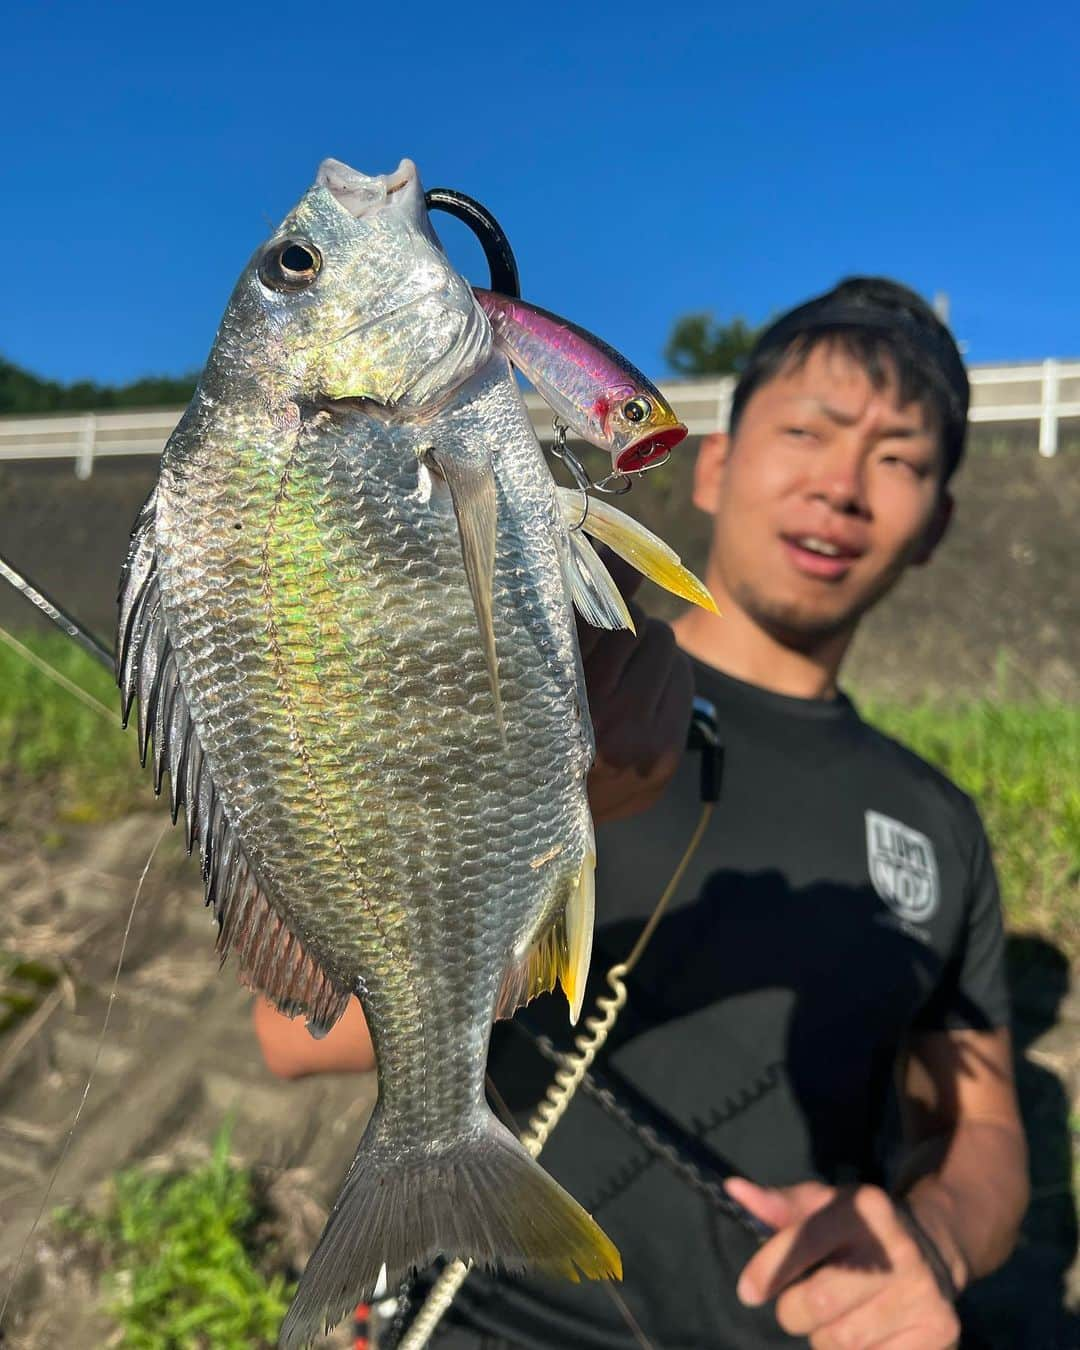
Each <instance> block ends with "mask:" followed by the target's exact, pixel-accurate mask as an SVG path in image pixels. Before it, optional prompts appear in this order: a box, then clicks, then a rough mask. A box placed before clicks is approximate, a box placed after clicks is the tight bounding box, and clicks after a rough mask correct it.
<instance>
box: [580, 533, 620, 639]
mask: <svg viewBox="0 0 1080 1350" xmlns="http://www.w3.org/2000/svg"><path fill="white" fill-rule="evenodd" d="M569 539H570V543H569V549H568V553H567V557H566V563H565V566H564V569H563V570H564V573H565V576H566V585H567V589H568V590H569V592H570V595H571V598H572V599H573V601H574V608H575V609H576V610H577V612H578V613H579V614H580V615H581V617H582V618H583V619H584V620H585V622H586V623H589V624H592V626H593V627H594V628H607V629H619V628H628V629H629V630H630V632H631V633H633V632H636V631H637V630H636V629H635V628H634V621H633V619H632V618H631V617H630V611H629V610H628V609H627V607H626V601H625V600H624V599H623V598H622V594H621V593H620V591H619V588H618V586H616V585H615V582H614V581H613V580H612V577H611V573H610V572H609V571H608V570H607V568H606V567H605V566H604V564H603V561H602V559H601V558H600V555H599V554H598V553H597V551H596V549H594V548H593V546H592V544H590V543H589V541H588V540H587V539H586V538H585V536H584V534H582V532H581V531H580V530H574V531H572V532H571V533H570V536H569Z"/></svg>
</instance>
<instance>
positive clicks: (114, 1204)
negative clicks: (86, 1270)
mask: <svg viewBox="0 0 1080 1350" xmlns="http://www.w3.org/2000/svg"><path fill="white" fill-rule="evenodd" d="M260 1217H261V1216H260V1214H259V1209H258V1204H257V1199H256V1192H255V1187H254V1185H253V1182H252V1177H251V1173H250V1172H249V1171H248V1170H246V1169H243V1168H237V1167H234V1166H233V1165H232V1164H231V1163H230V1162H229V1128H228V1126H226V1127H224V1128H223V1129H222V1130H221V1131H220V1132H219V1134H218V1136H217V1139H216V1140H215V1142H214V1150H213V1156H212V1157H211V1158H210V1160H209V1162H207V1163H206V1164H205V1165H204V1166H202V1167H197V1168H195V1169H194V1170H192V1171H187V1172H180V1173H176V1174H173V1175H164V1176H163V1175H155V1174H153V1173H150V1172H147V1171H145V1170H142V1169H139V1168H136V1169H133V1170H131V1171H127V1172H121V1173H118V1174H117V1176H116V1177H114V1178H113V1180H112V1182H111V1183H110V1186H109V1190H108V1197H107V1200H106V1203H105V1204H104V1205H103V1206H102V1208H101V1210H100V1212H96V1213H91V1212H89V1211H87V1210H82V1209H65V1210H60V1211H57V1213H56V1214H55V1215H54V1222H55V1223H56V1224H57V1226H58V1227H60V1228H61V1229H62V1230H65V1231H67V1232H69V1233H73V1234H75V1235H76V1236H77V1237H78V1238H79V1239H80V1240H82V1241H85V1242H87V1243H88V1244H89V1245H91V1246H92V1247H93V1248H95V1249H96V1250H97V1252H98V1253H99V1254H100V1257H101V1259H102V1261H103V1263H104V1265H105V1268H106V1275H105V1277H104V1280H103V1306H104V1310H105V1311H106V1313H107V1314H108V1315H109V1317H110V1318H111V1319H112V1320H113V1321H114V1322H115V1323H116V1325H117V1329H118V1333H119V1335H120V1336H121V1337H122V1339H118V1340H116V1341H112V1340H110V1342H109V1343H110V1344H116V1345H119V1346H121V1347H123V1350H204V1347H205V1350H262V1348H263V1347H270V1346H272V1345H274V1343H275V1341H276V1339H277V1332H278V1327H279V1326H280V1324H281V1319H282V1318H283V1317H284V1315H285V1311H286V1309H287V1308H288V1306H289V1303H290V1301H291V1298H292V1294H293V1292H294V1288H295V1286H294V1285H292V1284H291V1283H290V1282H289V1281H288V1280H287V1279H286V1278H285V1276H284V1275H283V1274H281V1273H276V1274H267V1273H265V1272H264V1270H263V1269H262V1268H261V1267H260V1265H258V1264H256V1260H255V1258H254V1256H253V1248H254V1247H255V1245H256V1238H255V1229H256V1226H257V1224H258V1222H259V1220H260ZM266 1255H267V1254H266V1253H265V1252H264V1253H262V1256H261V1260H265V1258H266Z"/></svg>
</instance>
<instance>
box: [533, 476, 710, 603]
mask: <svg viewBox="0 0 1080 1350" xmlns="http://www.w3.org/2000/svg"><path fill="white" fill-rule="evenodd" d="M558 493H559V507H560V510H561V511H562V517H563V520H564V521H565V522H566V524H567V525H576V524H577V522H578V521H579V520H581V493H580V492H579V491H578V490H577V488H563V487H560V488H559V489H558ZM581 528H582V529H583V530H584V531H585V533H586V534H590V535H592V537H593V538H594V539H599V540H600V542H601V543H603V544H607V546H608V548H610V549H611V550H612V551H613V552H614V553H617V554H618V555H619V557H620V558H625V559H626V561H627V562H628V563H630V564H631V565H632V566H633V567H636V568H637V569H638V571H639V572H642V573H644V575H645V576H647V577H648V578H649V580H650V581H655V582H656V584H657V585H658V586H662V587H663V588H664V590H665V591H670V592H671V593H672V595H677V596H679V597H680V598H681V599H683V600H689V601H691V603H693V604H695V605H700V606H701V608H702V609H707V610H708V611H709V612H710V613H711V614H719V612H720V611H719V610H718V609H717V607H716V601H715V600H714V599H713V598H712V596H711V595H710V593H709V590H708V588H707V587H706V585H705V584H704V582H702V581H699V580H698V578H697V577H696V576H694V574H693V572H691V571H690V570H689V568H687V567H684V566H683V564H682V560H681V559H680V557H679V555H678V554H677V553H676V552H675V550H674V549H673V548H670V547H669V546H668V545H667V544H665V543H664V541H663V540H662V539H661V538H659V536H658V535H655V534H653V532H652V530H649V529H646V528H645V526H644V525H642V524H641V523H640V521H637V520H634V519H633V517H632V516H628V515H627V514H626V512H625V511H620V510H619V509H618V508H617V507H615V506H612V505H611V503H610V502H606V501H604V500H603V499H602V498H600V497H590V498H589V510H588V513H587V515H586V516H585V521H584V524H583V525H582V527H581Z"/></svg>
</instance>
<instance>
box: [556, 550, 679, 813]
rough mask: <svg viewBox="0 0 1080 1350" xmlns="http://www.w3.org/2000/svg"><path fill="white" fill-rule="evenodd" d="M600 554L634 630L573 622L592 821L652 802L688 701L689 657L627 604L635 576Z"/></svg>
mask: <svg viewBox="0 0 1080 1350" xmlns="http://www.w3.org/2000/svg"><path fill="white" fill-rule="evenodd" d="M602 553H603V559H604V562H605V564H606V565H607V568H608V570H609V571H610V572H611V575H612V577H613V578H614V579H615V582H616V584H617V585H618V587H619V590H620V591H621V592H622V594H623V596H624V598H625V599H626V601H627V605H628V608H629V610H630V613H631V615H632V617H633V620H634V626H635V627H636V628H637V633H636V634H634V633H629V632H626V631H621V632H616V633H609V632H606V631H605V630H604V629H601V628H593V627H592V625H591V624H587V623H585V622H584V621H583V620H581V619H579V620H578V641H579V644H580V646H581V659H582V662H583V664H584V667H585V684H586V686H587V688H588V691H589V711H590V713H591V715H592V722H593V728H594V730H595V732H596V763H595V764H594V765H593V767H592V770H591V772H590V774H589V783H588V786H589V803H590V805H591V806H592V812H593V818H594V819H595V820H596V821H597V822H598V823H599V822H600V821H605V820H618V819H620V818H621V817H623V816H632V815H636V814H637V813H638V812H639V811H644V810H646V809H647V808H648V807H650V806H651V805H652V804H653V802H655V801H656V800H657V798H658V797H659V796H660V794H661V793H662V792H663V790H664V788H665V787H667V785H668V783H669V781H670V780H671V776H672V774H674V772H675V769H676V768H677V766H678V763H679V758H680V756H681V755H682V752H683V750H684V749H685V747H686V733H687V729H688V728H689V726H690V713H691V709H692V706H693V700H694V677H693V674H692V672H691V669H690V660H689V658H688V657H687V656H685V655H684V654H683V653H682V652H681V651H680V650H679V648H678V647H677V646H676V645H675V638H674V636H673V634H672V631H671V629H670V627H669V626H668V625H667V624H666V623H662V622H661V621H660V620H659V619H650V618H648V617H647V616H646V615H645V614H644V613H643V612H642V611H641V609H639V608H638V606H637V605H635V604H633V603H632V602H631V596H633V594H634V593H635V591H636V590H637V588H638V587H639V586H640V585H641V573H640V572H637V571H635V570H634V568H632V567H630V566H629V565H628V564H626V563H623V562H622V561H621V560H620V559H618V558H616V557H615V556H614V554H612V553H611V552H610V551H608V550H606V549H605V550H602Z"/></svg>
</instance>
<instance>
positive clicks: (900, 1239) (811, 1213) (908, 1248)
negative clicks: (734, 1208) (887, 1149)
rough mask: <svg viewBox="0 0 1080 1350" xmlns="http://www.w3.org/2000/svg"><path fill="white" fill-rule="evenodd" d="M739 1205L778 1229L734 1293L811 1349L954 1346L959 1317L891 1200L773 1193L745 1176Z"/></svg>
mask: <svg viewBox="0 0 1080 1350" xmlns="http://www.w3.org/2000/svg"><path fill="white" fill-rule="evenodd" d="M726 1186H727V1190H728V1191H729V1193H730V1194H731V1196H732V1197H733V1199H735V1200H737V1201H739V1203H740V1204H743V1205H745V1206H746V1208H747V1209H749V1210H750V1211H751V1213H753V1214H755V1215H757V1217H758V1218H759V1219H762V1220H764V1221H765V1222H766V1223H768V1224H771V1225H772V1226H773V1227H774V1228H775V1229H777V1232H776V1234H775V1235H774V1236H773V1237H772V1238H770V1239H769V1241H768V1242H766V1243H765V1245H764V1246H763V1247H762V1248H761V1250H760V1251H759V1252H757V1253H756V1255H755V1256H754V1257H753V1258H752V1259H751V1260H750V1261H749V1262H747V1264H746V1266H745V1268H744V1269H743V1272H742V1275H741V1276H740V1277H739V1283H738V1287H737V1290H736V1292H737V1293H738V1296H739V1298H740V1300H741V1301H742V1302H743V1303H745V1304H747V1305H748V1306H750V1307H757V1306H758V1305H760V1304H762V1303H767V1302H768V1301H769V1300H770V1299H774V1298H775V1299H776V1320H777V1321H778V1322H779V1324H780V1326H781V1327H782V1328H783V1329H784V1331H787V1332H789V1333H790V1334H791V1335H793V1336H807V1337H809V1340H810V1344H811V1346H812V1347H813V1350H871V1347H874V1350H877V1348H878V1347H880V1350H951V1347H953V1346H955V1345H956V1343H957V1340H958V1338H959V1335H960V1323H959V1321H958V1320H957V1316H956V1312H955V1310H954V1308H953V1306H952V1304H951V1303H950V1302H949V1300H948V1299H947V1298H946V1296H945V1294H944V1293H943V1292H942V1290H941V1289H940V1288H939V1286H938V1283H937V1281H936V1279H935V1277H934V1274H933V1272H932V1271H931V1269H930V1267H929V1266H928V1265H927V1263H926V1261H925V1259H924V1258H923V1254H922V1252H921V1250H920V1248H919V1245H918V1243H917V1242H916V1241H915V1239H914V1237H913V1236H912V1234H911V1230H910V1229H909V1228H908V1227H907V1224H906V1222H905V1220H904V1219H903V1218H902V1217H901V1215H900V1213H899V1212H898V1211H897V1209H896V1207H895V1206H894V1205H893V1202H892V1201H891V1200H890V1198H889V1197H888V1195H886V1193H885V1192H884V1191H882V1190H879V1189H878V1188H877V1187H876V1186H860V1187H858V1188H857V1189H856V1188H850V1187H845V1188H842V1189H837V1188H835V1187H833V1186H823V1185H821V1184H820V1183H818V1182H815V1181H808V1182H804V1183H802V1184H801V1185H798V1186H786V1187H782V1188H779V1189H775V1190H769V1189H766V1188H765V1187H762V1186H755V1185H753V1184H752V1183H751V1182H749V1181H745V1180H743V1179H742V1178H733V1179H732V1180H731V1181H729V1182H727V1183H726Z"/></svg>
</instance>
